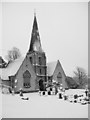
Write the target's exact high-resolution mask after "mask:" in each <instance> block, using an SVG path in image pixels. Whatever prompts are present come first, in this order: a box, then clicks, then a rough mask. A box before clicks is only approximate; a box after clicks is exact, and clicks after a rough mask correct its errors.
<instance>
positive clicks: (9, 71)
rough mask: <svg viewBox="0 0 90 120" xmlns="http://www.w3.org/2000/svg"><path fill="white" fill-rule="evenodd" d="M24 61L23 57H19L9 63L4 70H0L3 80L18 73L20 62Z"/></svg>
mask: <svg viewBox="0 0 90 120" xmlns="http://www.w3.org/2000/svg"><path fill="white" fill-rule="evenodd" d="M23 60H24V57H20V58H18V59H16V60H15V61H13V62H12V63H10V64H9V65H8V66H7V67H6V68H3V69H2V68H0V76H1V79H3V80H8V79H9V78H8V76H12V75H15V74H16V72H17V71H18V69H19V67H20V66H21V64H22V62H23Z"/></svg>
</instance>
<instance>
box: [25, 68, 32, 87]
mask: <svg viewBox="0 0 90 120" xmlns="http://www.w3.org/2000/svg"><path fill="white" fill-rule="evenodd" d="M23 80H24V81H23V86H24V87H25V88H30V87H31V84H30V80H31V74H30V72H29V71H28V70H26V71H25V72H24V73H23Z"/></svg>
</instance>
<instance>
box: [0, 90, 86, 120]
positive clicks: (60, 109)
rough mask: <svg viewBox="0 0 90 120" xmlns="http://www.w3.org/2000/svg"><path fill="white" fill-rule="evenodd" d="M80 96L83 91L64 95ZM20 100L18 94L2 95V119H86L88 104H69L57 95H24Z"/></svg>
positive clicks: (69, 91) (74, 91) (67, 92)
mask: <svg viewBox="0 0 90 120" xmlns="http://www.w3.org/2000/svg"><path fill="white" fill-rule="evenodd" d="M77 92H78V94H82V93H84V92H83V90H67V91H66V94H69V95H71V94H75V93H77ZM24 97H29V100H22V99H21V97H20V96H19V94H16V95H11V94H7V95H5V94H3V95H2V117H3V118H17V117H18V118H88V104H86V105H81V104H80V103H70V102H69V101H65V100H61V99H59V98H58V95H51V96H40V95H39V94H38V93H26V94H24Z"/></svg>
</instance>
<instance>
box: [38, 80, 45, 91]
mask: <svg viewBox="0 0 90 120" xmlns="http://www.w3.org/2000/svg"><path fill="white" fill-rule="evenodd" d="M39 90H40V91H44V90H45V87H44V83H43V80H42V79H40V80H39Z"/></svg>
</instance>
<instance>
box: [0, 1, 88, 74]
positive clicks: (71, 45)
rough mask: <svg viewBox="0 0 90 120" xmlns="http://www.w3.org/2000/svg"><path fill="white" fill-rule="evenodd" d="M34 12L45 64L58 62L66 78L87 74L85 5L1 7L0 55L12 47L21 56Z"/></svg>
mask: <svg viewBox="0 0 90 120" xmlns="http://www.w3.org/2000/svg"><path fill="white" fill-rule="evenodd" d="M34 9H36V16H37V22H38V27H39V33H40V39H41V44H42V48H43V50H44V51H45V52H46V56H47V62H51V61H57V60H58V59H59V60H60V62H61V64H62V67H63V69H64V71H65V73H66V75H71V76H72V75H73V71H74V70H75V68H76V67H77V66H80V67H83V68H84V69H85V70H86V71H87V70H88V3H87V2H86V3H85V2H81V3H53V2H51V3H44V2H43V3H40V2H39V3H30V2H29V3H28V2H26V3H22V2H20V3H11V2H9V3H2V23H3V24H2V50H1V49H0V54H1V51H2V52H3V53H2V54H3V55H4V56H5V55H6V54H7V51H8V50H10V49H11V48H12V47H14V46H16V47H17V48H19V49H20V51H21V53H22V56H24V55H25V54H26V53H27V51H28V49H29V45H30V40H31V31H32V25H33V19H34Z"/></svg>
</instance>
